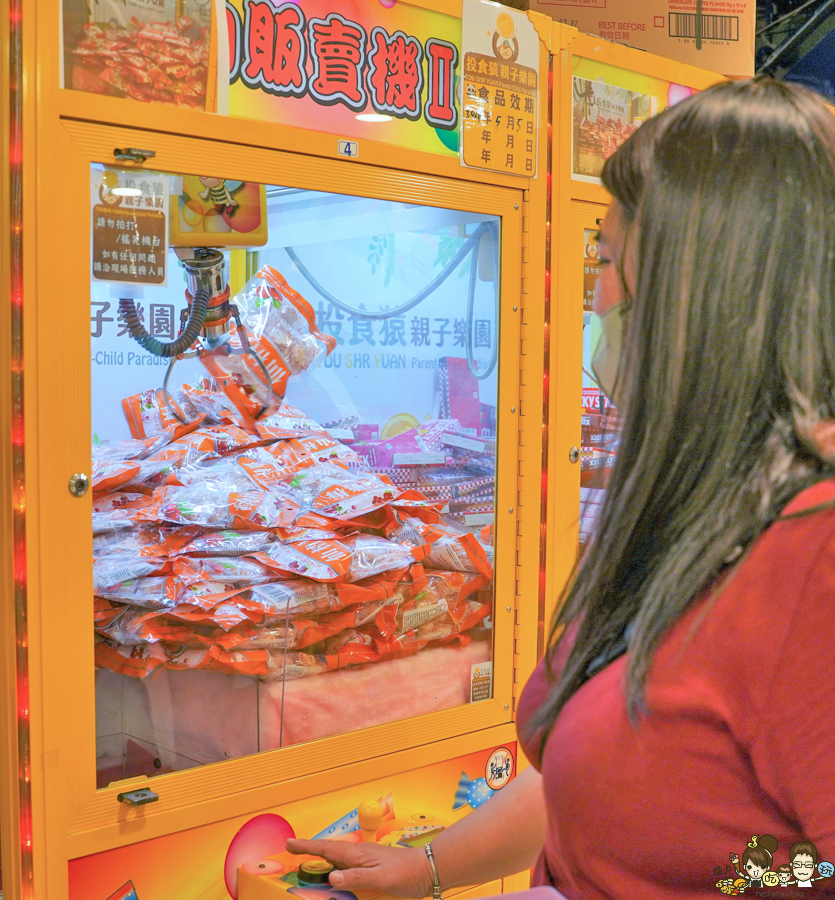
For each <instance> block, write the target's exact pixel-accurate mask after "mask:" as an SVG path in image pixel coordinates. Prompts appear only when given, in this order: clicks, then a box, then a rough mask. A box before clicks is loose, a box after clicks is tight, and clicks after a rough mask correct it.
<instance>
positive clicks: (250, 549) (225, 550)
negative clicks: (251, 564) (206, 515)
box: [172, 530, 276, 557]
mask: <svg viewBox="0 0 835 900" xmlns="http://www.w3.org/2000/svg"><path fill="white" fill-rule="evenodd" d="M275 537H276V536H275V534H273V532H271V531H234V530H227V531H214V532H210V533H209V534H201V535H199V536H198V537H196V538H194V539H193V540H192V541H190V542H189V543H187V544H185V545H184V546H182V547H180V548H178V549H176V550H174V551H172V555H174V556H179V555H184V556H195V557H199V556H233V557H234V556H245V555H246V554H247V553H256V552H258V551H259V550H267V549H268V548H269V546H270V545H271V544H272V543H273V541H274V540H275Z"/></svg>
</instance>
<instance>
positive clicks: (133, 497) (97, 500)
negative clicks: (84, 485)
mask: <svg viewBox="0 0 835 900" xmlns="http://www.w3.org/2000/svg"><path fill="white" fill-rule="evenodd" d="M150 503H151V498H150V497H147V496H145V495H144V494H133V493H113V494H104V495H102V496H100V497H93V535H94V536H95V535H100V534H106V533H108V532H111V531H120V530H123V529H127V528H133V527H134V526H135V525H137V524H138V523H139V521H140V520H139V512H140V510H141V509H143V508H144V507H147V506H150Z"/></svg>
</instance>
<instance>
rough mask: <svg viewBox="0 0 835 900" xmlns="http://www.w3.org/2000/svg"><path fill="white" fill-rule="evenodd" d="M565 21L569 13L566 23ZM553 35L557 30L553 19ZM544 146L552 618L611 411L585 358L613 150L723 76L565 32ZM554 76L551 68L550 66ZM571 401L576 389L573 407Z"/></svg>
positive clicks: (590, 525)
mask: <svg viewBox="0 0 835 900" xmlns="http://www.w3.org/2000/svg"><path fill="white" fill-rule="evenodd" d="M565 21H568V20H565ZM553 27H554V29H555V40H556V36H557V34H558V33H559V34H565V32H558V31H557V30H558V29H560V28H561V25H560V22H558V21H555V22H554V25H553ZM553 68H554V73H555V74H554V83H555V85H557V84H558V85H559V86H558V87H555V89H554V92H553V95H552V101H553V120H554V122H555V123H558V125H556V127H555V128H554V140H553V144H552V147H551V157H550V158H551V160H552V173H553V176H554V200H553V207H552V209H553V216H554V220H555V223H556V224H555V228H554V234H555V237H556V239H555V241H554V246H553V249H552V250H550V259H551V265H550V266H549V269H551V268H552V269H553V271H554V273H555V274H554V278H553V281H552V284H551V293H550V298H549V310H548V315H547V320H548V321H549V322H550V332H549V347H548V349H547V351H546V356H547V359H548V366H547V372H546V378H547V379H548V381H549V383H550V391H549V397H548V409H547V416H546V421H547V422H548V423H549V424H548V433H549V439H548V448H547V451H546V456H547V459H548V465H547V472H548V481H549V498H550V501H549V506H548V511H547V513H546V521H547V534H548V537H547V546H546V557H547V564H546V566H545V567H544V571H545V579H546V589H545V591H544V596H545V597H546V598H547V606H546V608H545V609H544V614H543V622H545V623H547V622H549V621H550V619H551V617H552V615H553V612H554V609H555V607H556V604H557V602H558V598H559V595H560V590H561V588H562V586H563V585H564V584H565V583H566V581H567V580H568V579H569V578H570V576H571V572H572V569H573V568H574V565H575V563H576V560H577V559H578V556H579V555H581V554H582V552H583V549H584V547H585V546H586V545H587V543H588V542H589V541H590V540H591V539H592V536H593V534H594V530H595V528H596V523H597V519H598V515H599V512H600V510H601V504H602V502H603V498H604V497H605V491H606V483H607V480H608V474H609V472H610V471H611V467H612V465H613V464H614V461H615V458H616V455H617V448H618V438H619V432H620V420H619V413H618V410H617V408H616V407H615V406H614V405H613V403H612V401H611V400H610V399H609V398H608V397H607V396H606V394H605V393H604V392H603V391H602V390H601V388H600V385H599V384H598V383H597V379H596V377H595V375H594V368H593V364H592V360H593V358H594V355H595V349H596V346H597V341H598V339H599V337H600V334H601V324H600V319H599V317H598V316H597V315H596V314H595V312H594V308H593V303H594V292H595V284H596V281H597V276H598V275H599V274H600V262H599V255H598V249H597V233H598V231H599V228H600V224H601V222H602V220H603V218H604V216H605V215H606V208H607V206H608V203H609V195H608V193H607V192H606V190H605V188H604V187H603V185H602V183H601V180H600V173H601V172H602V169H603V165H604V163H605V161H606V159H608V157H609V156H611V155H612V153H614V152H615V150H616V149H617V148H618V147H619V146H620V144H621V143H623V141H625V140H626V139H627V138H628V137H629V136H630V135H631V134H633V133H634V132H635V131H636V130H637V129H638V128H639V127H640V126H641V124H642V123H643V122H644V121H646V120H647V119H648V118H650V117H651V116H654V115H657V114H658V113H661V112H663V110H664V109H666V108H667V107H669V106H672V105H674V104H675V103H678V102H680V101H682V100H684V99H686V98H687V97H689V96H691V95H692V94H693V93H695V92H697V91H700V90H704V89H705V88H707V87H710V86H711V85H712V84H716V83H717V82H719V81H722V80H724V79H723V77H722V76H720V75H716V74H714V73H712V72H708V71H705V70H703V69H699V68H696V67H694V66H690V65H686V64H684V63H679V62H676V61H674V60H671V59H664V58H662V57H659V56H656V55H654V54H651V53H646V52H644V51H642V50H637V49H634V48H631V47H627V46H625V45H623V44H620V43H614V42H611V41H607V40H603V39H601V38H598V37H595V36H593V35H588V34H581V33H578V32H576V31H572V32H571V33H569V34H568V35H567V40H566V41H565V43H564V44H563V46H562V49H561V50H560V52H559V57H557V55H556V53H555V55H554V65H553ZM557 73H558V74H557ZM578 398H581V402H580V405H579V406H578V402H577V401H578Z"/></svg>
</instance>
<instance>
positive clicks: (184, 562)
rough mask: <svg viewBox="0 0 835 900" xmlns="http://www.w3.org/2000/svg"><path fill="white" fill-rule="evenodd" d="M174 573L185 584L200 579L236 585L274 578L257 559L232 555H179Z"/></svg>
mask: <svg viewBox="0 0 835 900" xmlns="http://www.w3.org/2000/svg"><path fill="white" fill-rule="evenodd" d="M174 573H175V574H176V575H177V576H179V578H180V579H181V581H182V582H183V584H185V585H191V584H197V583H199V582H202V581H213V582H216V583H218V584H236V585H242V584H265V583H266V582H268V581H272V580H273V579H274V578H275V572H274V571H273V570H272V569H270V568H268V567H267V566H265V565H263V564H262V563H259V562H258V561H257V560H254V559H248V558H247V557H234V556H221V557H197V558H194V557H189V556H180V557H178V558H177V561H176V563H175V564H174Z"/></svg>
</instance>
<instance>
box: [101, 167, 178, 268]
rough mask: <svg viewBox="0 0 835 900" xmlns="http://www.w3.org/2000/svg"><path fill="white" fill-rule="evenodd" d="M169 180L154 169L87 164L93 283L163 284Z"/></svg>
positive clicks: (166, 243)
mask: <svg viewBox="0 0 835 900" xmlns="http://www.w3.org/2000/svg"><path fill="white" fill-rule="evenodd" d="M168 180H169V179H168V176H167V175H160V174H158V173H156V172H141V171H132V170H124V169H110V168H108V169H105V168H93V169H92V170H91V172H90V184H91V213H92V234H93V241H92V276H93V282H94V283H95V282H99V283H109V284H118V285H126V284H128V285H145V284H148V285H158V286H164V285H165V283H166V251H167V249H168V186H169V185H168Z"/></svg>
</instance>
